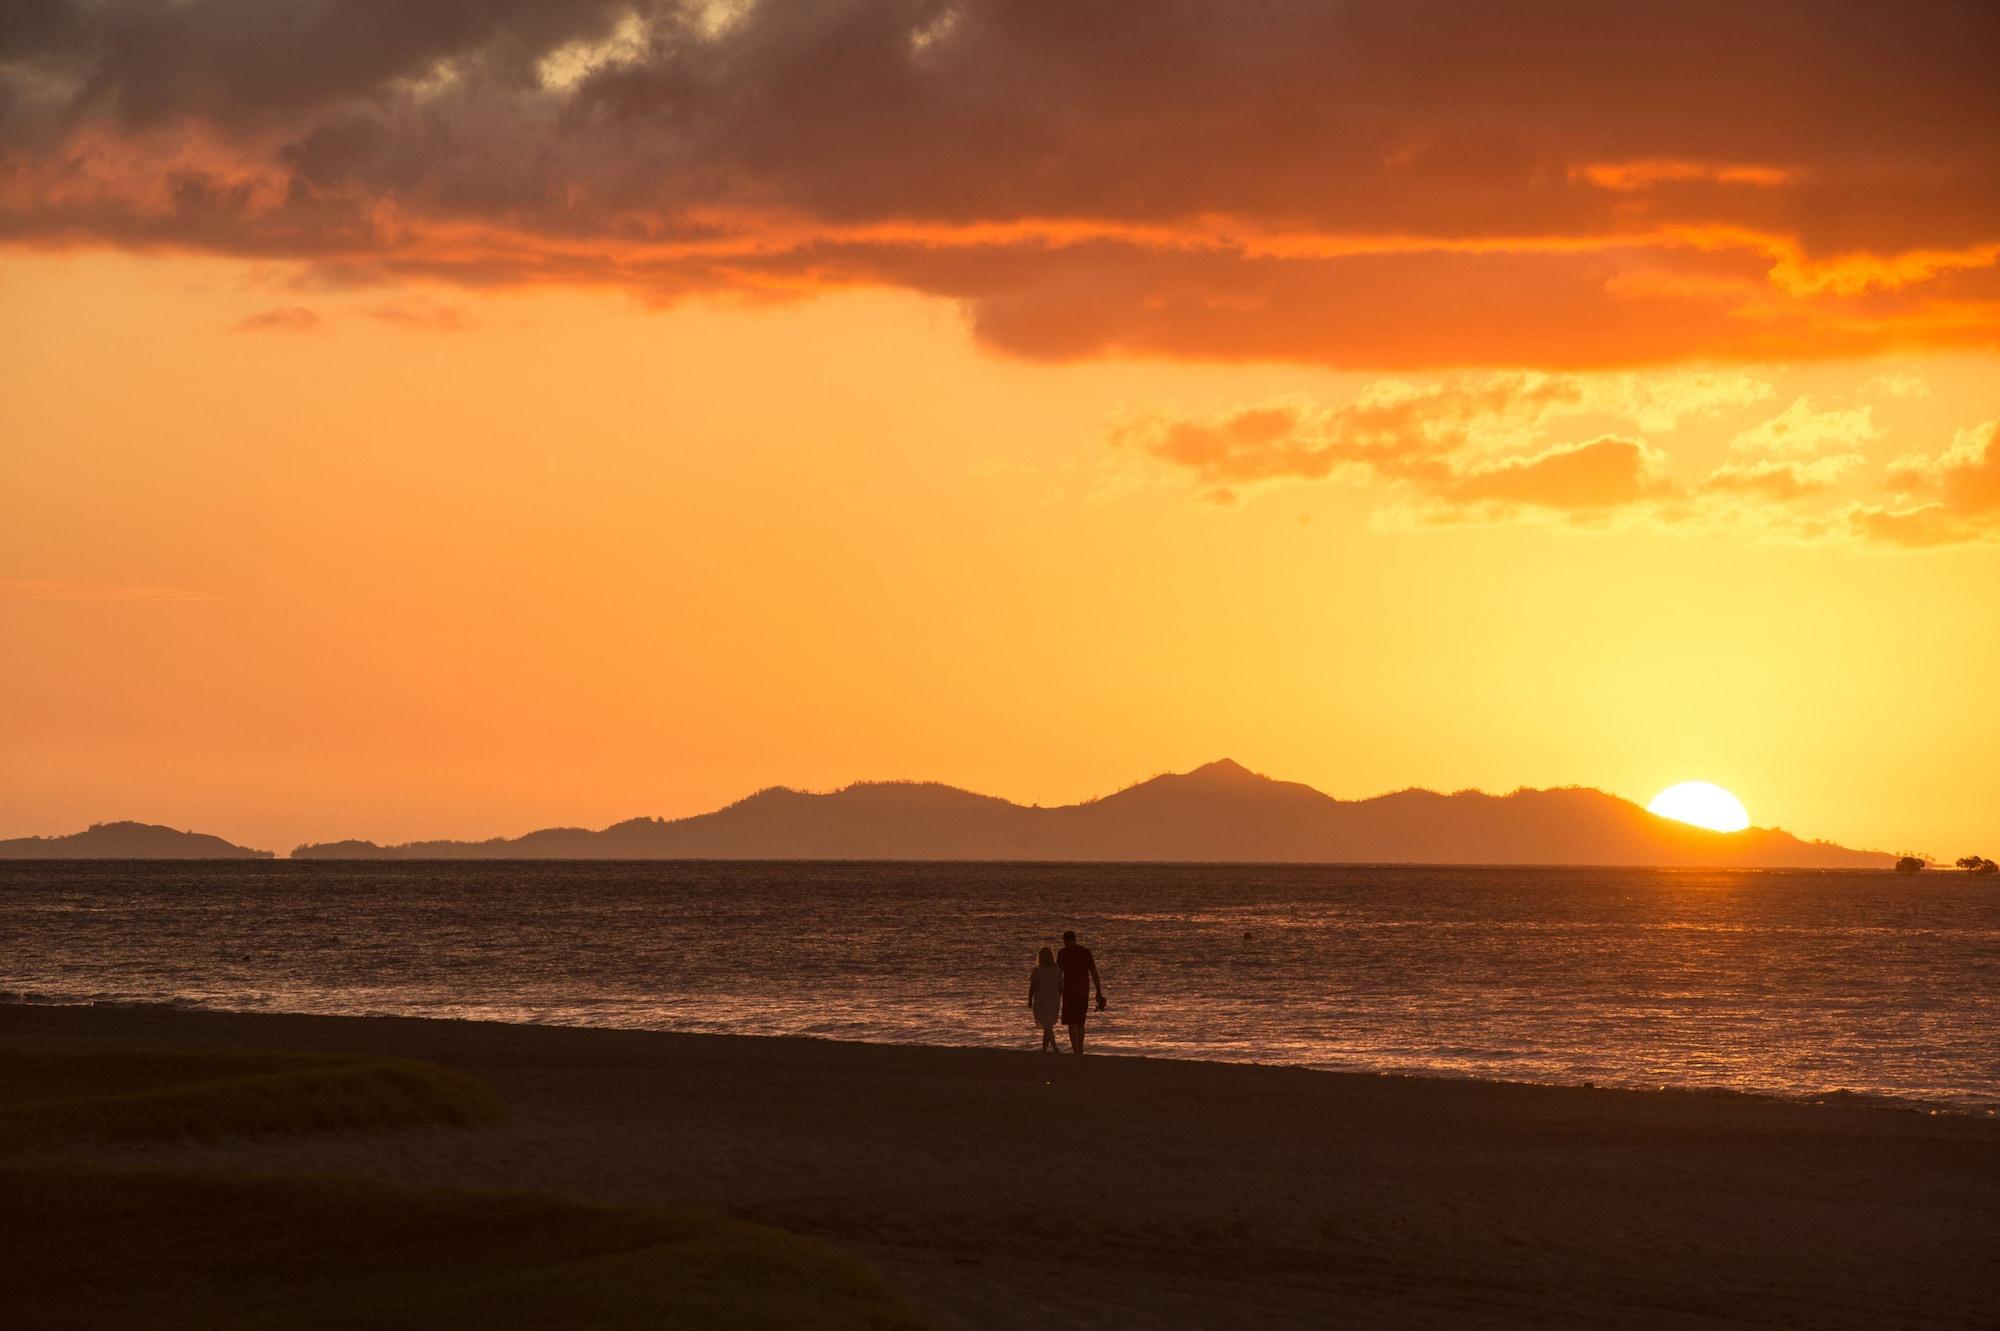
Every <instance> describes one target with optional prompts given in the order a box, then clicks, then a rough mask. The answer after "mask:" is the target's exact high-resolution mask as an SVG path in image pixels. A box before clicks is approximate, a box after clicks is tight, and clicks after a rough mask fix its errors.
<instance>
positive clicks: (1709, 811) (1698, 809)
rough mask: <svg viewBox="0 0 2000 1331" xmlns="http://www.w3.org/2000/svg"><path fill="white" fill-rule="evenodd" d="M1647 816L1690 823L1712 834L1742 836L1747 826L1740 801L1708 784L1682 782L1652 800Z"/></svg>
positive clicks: (1647, 809)
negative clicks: (1657, 816)
mask: <svg viewBox="0 0 2000 1331" xmlns="http://www.w3.org/2000/svg"><path fill="white" fill-rule="evenodd" d="M1646 811H1647V812H1648V813H1656V814H1658V815H1660V817H1662V818H1672V819H1673V820H1674V821H1676V822H1682V823H1693V824H1694V825H1695V826H1696V827H1706V828H1708V829H1709V830H1710V831H1712V832H1741V831H1742V830H1743V829H1744V828H1746V827H1748V826H1750V814H1749V813H1748V812H1747V811H1746V810H1745V809H1744V807H1743V801H1742V800H1739V799H1737V798H1736V797H1735V796H1734V795H1732V794H1730V793H1729V792H1728V791H1726V790H1724V789H1723V788H1722V787H1721V786H1718V785H1714V784H1712V783H1710V782H1707V781H1683V782H1681V783H1680V784H1679V785H1677V786H1668V787H1667V788H1666V789H1665V790H1663V791H1661V792H1660V793H1659V794H1657V795H1655V796H1653V802H1652V803H1651V804H1648V805H1647V806H1646Z"/></svg>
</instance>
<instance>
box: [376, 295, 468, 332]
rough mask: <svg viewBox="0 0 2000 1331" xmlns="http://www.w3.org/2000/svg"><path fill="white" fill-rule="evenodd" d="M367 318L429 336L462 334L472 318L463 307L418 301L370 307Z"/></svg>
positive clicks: (399, 301) (386, 302) (439, 302)
mask: <svg viewBox="0 0 2000 1331" xmlns="http://www.w3.org/2000/svg"><path fill="white" fill-rule="evenodd" d="M368 317H369V318H371V319H373V320H375V321H376V322H378V323H385V324H393V325H395V326H396V327H398V328H413V329H418V330H421V331H423V332H429V333H462V332H465V331H467V330H468V329H470V328H472V327H473V326H474V323H473V320H472V316H471V315H469V314H467V313H466V312H465V310H464V309H463V308H461V307H459V306H457V305H447V304H445V303H443V302H441V301H434V300H424V299H419V298H410V299H407V300H392V301H385V302H383V303H381V304H379V305H371V306H369V308H368Z"/></svg>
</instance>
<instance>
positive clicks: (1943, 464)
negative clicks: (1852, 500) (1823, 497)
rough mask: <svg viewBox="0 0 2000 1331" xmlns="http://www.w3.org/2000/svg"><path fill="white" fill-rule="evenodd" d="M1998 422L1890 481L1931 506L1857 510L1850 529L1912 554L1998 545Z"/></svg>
mask: <svg viewBox="0 0 2000 1331" xmlns="http://www.w3.org/2000/svg"><path fill="white" fill-rule="evenodd" d="M1996 438H2000V421H1987V422H1985V423H1984V424H1982V425H1977V426H1974V427H1973V428H1972V429H1970V430H1960V431H1959V432H1958V434H1957V436H1956V437H1955V438H1953V440H1952V443H1951V447H1949V448H1947V449H1946V450H1945V451H1944V452H1943V453H1941V454H1939V455H1938V456H1937V457H1936V458H1924V457H1908V458H1903V459H1900V460H1898V461H1897V462H1896V463H1895V464H1893V465H1892V466H1891V467H1890V472H1889V475H1890V480H1891V482H1892V483H1894V484H1896V485H1897V486H1899V487H1901V488H1903V489H1904V490H1905V491H1907V492H1914V493H1915V494H1916V495H1917V496H1918V497H1920V498H1922V499H1926V500H1928V502H1923V503H1918V504H1916V505H1914V506H1911V507H1906V508H1901V509H1890V508H1883V507H1876V506H1868V505H1856V506H1854V507H1853V508H1852V509H1850V510H1849V512H1848V515H1847V516H1848V523H1849V526H1850V527H1851V528H1852V529H1853V530H1854V531H1855V532H1857V533H1858V534H1860V535H1862V536H1864V537H1866V538H1868V539H1870V540H1875V541H1883V542H1887V543H1888V544H1891V545H1900V546H1905V547H1909V548H1925V547H1931V546H1940V545H1961V544H1965V543H1967V542H1970V541H1981V540H1996V539H2000V448H1996V447H1995V444H1994V441H1995V439H1996Z"/></svg>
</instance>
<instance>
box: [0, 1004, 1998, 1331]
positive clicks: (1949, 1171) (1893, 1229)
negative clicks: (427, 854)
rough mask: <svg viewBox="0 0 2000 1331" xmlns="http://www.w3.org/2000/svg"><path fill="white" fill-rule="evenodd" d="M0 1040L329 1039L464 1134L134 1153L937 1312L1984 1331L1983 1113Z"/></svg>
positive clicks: (295, 1031) (1020, 1062)
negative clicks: (651, 1239) (506, 1191)
mask: <svg viewBox="0 0 2000 1331" xmlns="http://www.w3.org/2000/svg"><path fill="white" fill-rule="evenodd" d="M0 1039H5V1040H8V1041H14V1042H21V1041H27V1042H33V1043H39V1042H40V1041H42V1040H60V1041H75V1040H79V1039H81V1040H86V1041H106V1042H111V1043H115V1044H120V1045H148V1046H169V1047H175V1048H194V1047H256V1048H268V1049H302V1050H342V1051H355V1052H365V1053H371V1054H390V1055H396V1056H401V1057H409V1058H417V1059H424V1060H428V1061H431V1062H435V1063H440V1064H443V1065H446V1066H448V1067H452V1068H457V1069H460V1070H463V1071H465V1072H468V1073H471V1074H473V1075H474V1076H477V1077H479V1078H481V1079H483V1080H485V1081H486V1082H487V1083H488V1084H490V1085H491V1086H492V1087H493V1088H494V1089H495V1090H496V1091H498V1092H499V1094H500V1096H501V1097H502V1099H503V1100H505V1101H506V1103H507V1105H508V1108H509V1110H510V1116H509V1118H508V1119H507V1120H506V1121H505V1122H503V1123H500V1124H497V1125H494V1126H489V1127H480V1128H472V1129H424V1130H420V1131H406V1132H401V1133H394V1134H390V1135H387V1136H375V1137H333V1136H321V1137H311V1138H291V1139H270V1140H264V1141H254V1142H243V1143H240V1144H237V1145H231V1146H209V1147H185V1148H175V1149H174V1150H172V1151H170V1152H159V1151H154V1152H152V1153H150V1155H149V1157H148V1158H152V1159H160V1158H162V1157H163V1156H165V1157H168V1158H172V1159H173V1160H176V1161H187V1162H200V1163H204V1164H213V1163H241V1164H246V1165H250V1166H253V1167H257V1168H268V1169H283V1170H292V1169H309V1170H322V1171H324V1170H332V1171H340V1172H351V1173H357V1174H366V1175H373V1176H379V1177H385V1178H392V1179H399V1180H407V1181H414V1182H428V1183H457V1184H473V1185H482V1186H501V1187H510V1188H533V1189H542V1190H551V1191H556V1192H562V1193H568V1194H573V1195H578V1196H582V1197H587V1198H595V1199H602V1200H607V1201H618V1202H644V1203H657V1204H667V1205H689V1204H691V1205H696V1206H701V1207H706V1208H711V1209H714V1210H717V1211H722V1212H726V1213H728V1214H731V1215H734V1216H738V1217H742V1218H745V1219H750V1220H757V1221H762V1222H765V1223H767V1224H772V1225H777V1226H780V1227H783V1228H786V1229H791V1230H796V1231H799V1232H803V1233H808V1234H812V1235H816V1236H818V1237H820V1238H823V1239H827V1240H829V1241H832V1242H834V1243H835V1244H838V1245H841V1246H844V1247H846V1248H848V1249H850V1250H852V1251H854V1252H856V1253H858V1254H860V1255H862V1256H864V1257H866V1258H868V1259H869V1260H870V1261H872V1262H873V1263H874V1264H875V1265H876V1266H877V1267H878V1268H879V1269H880V1270H881V1271H882V1272H883V1273H884V1274H885V1275H886V1276H887V1277H888V1278H889V1279H890V1280H891V1281H892V1282H894V1283H895V1284H897V1285H898V1286H900V1287H901V1288H902V1289H903V1290H905V1291H906V1292H907V1293H908V1294H909V1295H910V1296H911V1297H912V1298H913V1299H914V1300H915V1301H916V1302H917V1303H918V1304H919V1305H921V1306H922V1307H923V1308H924V1309H925V1310H926V1311H928V1312H929V1313H930V1314H931V1315H932V1316H933V1317H934V1318H935V1319H936V1320H937V1321H938V1323H939V1324H941V1325H944V1326H974V1327H1034V1328H1037V1329H1038V1331H1040V1329H1041V1328H1046V1327H1048V1326H1049V1325H1051V1321H1052V1319H1054V1318H1059V1317H1060V1318H1064V1319H1068V1318H1071V1317H1081V1318H1084V1319H1086V1320H1085V1321H1083V1322H1081V1323H1078V1324H1080V1325H1089V1326H1092V1327H1096V1328H1100V1329H1105V1331H1108V1329H1110V1328H1121V1327H1141V1326H1176V1327H1178V1326H1190V1327H1192V1326H1199V1327H1213V1326H1236V1325H1243V1326H1250V1325H1270V1324H1283V1325H1300V1326H1327V1325H1437V1326H1487V1325H1538V1326H1550V1325H1554V1326H1566V1325H1591V1326H1687V1327H1694V1326H1704V1327H1706V1326H1774V1325H1781V1326H1828V1327H1833V1326H1840V1327H1885V1326H1919V1325H1921V1326H1982V1325H1983V1326H1993V1325H2000V1122H1995V1121H1994V1120H1990V1119H1966V1118H1953V1117H1940V1116H1931V1115H1926V1114H1921V1113H1911V1112H1900V1111H1895V1110H1885V1109H1877V1108H1864V1107H1856V1106H1847V1105H1825V1106H1808V1105H1798V1104H1791V1103H1785V1102H1780V1101H1774V1100H1762V1099H1754V1098H1746V1097H1733V1096H1706V1095H1690V1094H1672V1093H1638V1092H1619V1091H1591V1090H1570V1089H1557V1088H1547V1087H1532V1086H1514V1085H1496V1084H1490V1083H1478V1082H1456V1081H1432V1080H1419V1079H1407V1078H1388V1077H1367V1076H1346V1075H1338V1074H1330V1073H1317V1072H1306V1071H1300V1070H1295V1069H1284V1068H1252V1067H1231V1066H1223V1065H1217V1064H1204V1063H1175V1062H1163V1061H1150V1060H1141V1059H1122V1058H1116V1057H1109V1056H1106V1057H1097V1056H1093V1057H1089V1058H1085V1059H1081V1060H1071V1059H1070V1058H1068V1057H1067V1056H1063V1057H1059V1058H1048V1057H1044V1056H1042V1055H1039V1054H1034V1053H1028V1052H1021V1053H1007V1052H997V1051H986V1050H955V1049H911V1048H897V1047H891V1046H871V1045H849V1044H833V1043H827V1042H821V1041H806V1040H768V1039H736V1038H725V1037H712V1036H688V1035H664V1034H651V1033H639V1032H620V1031H587V1030H570V1029H557V1028H544V1027H520V1026H500V1025H488V1024H478V1023H463V1022H439V1021H411V1020H392V1019H385V1018H368V1019H351V1018H334V1017H290V1016H239V1015H227V1014H220V1013H200V1012H183V1011H168V1010H163V1009H108V1008H54V1007H27V1006H8V1007H0Z"/></svg>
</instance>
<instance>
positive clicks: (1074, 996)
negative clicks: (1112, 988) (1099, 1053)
mask: <svg viewBox="0 0 2000 1331" xmlns="http://www.w3.org/2000/svg"><path fill="white" fill-rule="evenodd" d="M1056 968H1057V969H1058V970H1060V971H1061V972H1062V977H1063V1001H1062V1019H1063V1025H1065V1026H1067V1027H1069V1048H1070V1052H1071V1053H1073V1054H1080V1053H1082V1052H1083V1023H1084V1019H1085V1018H1086V1017H1088V1016H1089V1015H1090V989H1091V986H1092V985H1095V986H1096V987H1097V1010H1098V1011H1099V1012H1102V1011H1104V981H1102V980H1100V979H1098V978H1097V958H1096V957H1093V956H1092V955H1090V949H1089V948H1087V947H1082V946H1080V945H1079V944H1078V943H1077V941H1076V930H1074V929H1065V930H1064V931H1063V947H1062V951H1060V952H1058V953H1056Z"/></svg>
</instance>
